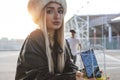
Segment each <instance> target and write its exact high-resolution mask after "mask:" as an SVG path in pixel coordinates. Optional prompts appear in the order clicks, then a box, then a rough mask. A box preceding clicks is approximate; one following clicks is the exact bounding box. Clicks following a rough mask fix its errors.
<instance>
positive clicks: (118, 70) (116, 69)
mask: <svg viewBox="0 0 120 80" xmlns="http://www.w3.org/2000/svg"><path fill="white" fill-rule="evenodd" d="M95 53H98V54H97V59H98V62H99V64H100V68H101V69H102V70H103V73H104V74H106V75H107V76H109V77H110V80H120V76H119V74H120V50H117V51H116V50H107V51H105V57H104V54H103V53H100V52H99V51H95ZM18 55H19V51H0V80H15V71H16V66H17V58H18ZM104 59H105V61H106V63H105V65H106V66H105V65H104ZM76 65H78V66H80V65H81V64H80V58H79V57H78V60H77V63H76ZM105 72H106V73H105Z"/></svg>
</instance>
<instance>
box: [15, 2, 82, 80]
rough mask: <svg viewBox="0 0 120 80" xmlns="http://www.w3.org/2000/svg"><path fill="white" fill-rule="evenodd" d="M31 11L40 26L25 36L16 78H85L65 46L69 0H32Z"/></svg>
mask: <svg viewBox="0 0 120 80" xmlns="http://www.w3.org/2000/svg"><path fill="white" fill-rule="evenodd" d="M28 11H29V13H30V14H31V15H32V17H33V21H34V22H35V23H36V24H37V25H38V29H36V30H34V31H33V32H31V33H30V35H29V36H28V37H27V38H26V39H25V42H24V44H23V46H22V48H21V51H20V55H19V58H18V62H17V69H16V76H15V80H75V79H77V80H82V73H81V72H79V71H77V67H76V66H75V65H74V64H73V62H72V61H71V59H70V57H69V54H68V51H67V49H66V48H65V42H64V16H65V13H66V1H65V0H29V2H28ZM71 73H72V74H71ZM73 73H75V74H73Z"/></svg>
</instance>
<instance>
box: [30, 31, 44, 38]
mask: <svg viewBox="0 0 120 80" xmlns="http://www.w3.org/2000/svg"><path fill="white" fill-rule="evenodd" d="M29 37H30V38H33V39H36V38H44V34H43V32H42V30H40V29H35V30H33V31H32V32H31V33H30V34H29Z"/></svg>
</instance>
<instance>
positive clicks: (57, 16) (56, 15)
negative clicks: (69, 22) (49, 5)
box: [54, 11, 60, 19]
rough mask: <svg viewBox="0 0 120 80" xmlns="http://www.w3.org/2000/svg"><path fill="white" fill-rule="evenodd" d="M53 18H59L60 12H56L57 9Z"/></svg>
mask: <svg viewBox="0 0 120 80" xmlns="http://www.w3.org/2000/svg"><path fill="white" fill-rule="evenodd" d="M54 18H55V19H58V18H60V14H59V13H58V11H55V14H54Z"/></svg>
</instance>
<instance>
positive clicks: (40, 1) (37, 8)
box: [28, 0, 66, 73]
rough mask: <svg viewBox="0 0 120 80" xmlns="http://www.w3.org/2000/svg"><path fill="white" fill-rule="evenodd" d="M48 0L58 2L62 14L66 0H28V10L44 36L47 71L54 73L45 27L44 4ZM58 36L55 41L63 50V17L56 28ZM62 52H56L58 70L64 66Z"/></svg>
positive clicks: (48, 0) (60, 70) (48, 1)
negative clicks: (59, 25)
mask: <svg viewBox="0 0 120 80" xmlns="http://www.w3.org/2000/svg"><path fill="white" fill-rule="evenodd" d="M50 2H57V3H59V4H60V5H61V6H62V7H63V9H64V14H65V13H66V1H65V0H29V3H28V11H29V13H30V14H31V15H32V17H33V21H34V22H35V23H36V24H38V25H39V26H40V29H41V30H42V31H43V33H44V36H45V43H46V45H45V46H46V54H47V57H48V65H49V72H52V73H54V64H53V59H52V56H51V49H50V47H49V44H50V43H49V39H48V33H47V28H46V13H45V8H44V7H45V6H46V5H47V4H48V3H50ZM57 33H58V35H57V36H58V37H57V41H58V43H59V44H60V46H61V47H62V49H63V51H64V19H63V23H62V26H61V27H60V29H58V30H57ZM64 62H65V61H64V52H63V53H62V54H58V70H59V72H62V71H63V68H64V65H65V63H64Z"/></svg>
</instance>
